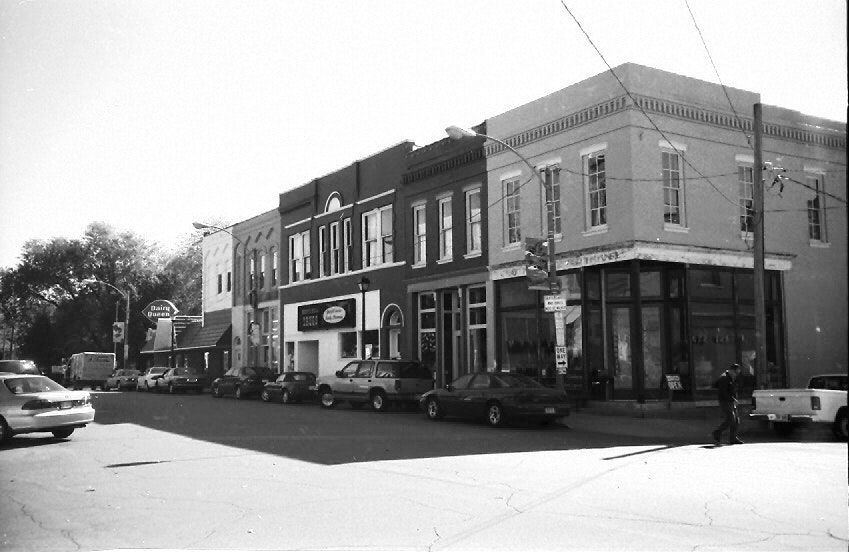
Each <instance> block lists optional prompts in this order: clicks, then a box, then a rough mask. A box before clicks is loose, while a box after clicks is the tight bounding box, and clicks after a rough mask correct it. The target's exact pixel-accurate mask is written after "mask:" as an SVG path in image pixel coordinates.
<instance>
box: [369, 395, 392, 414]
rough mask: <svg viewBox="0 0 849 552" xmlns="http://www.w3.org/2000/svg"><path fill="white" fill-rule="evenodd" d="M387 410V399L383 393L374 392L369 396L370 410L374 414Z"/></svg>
mask: <svg viewBox="0 0 849 552" xmlns="http://www.w3.org/2000/svg"><path fill="white" fill-rule="evenodd" d="M388 408H389V399H387V398H386V393H384V392H383V391H374V392H372V394H371V409H372V410H374V411H375V412H385V411H386V410H387V409H388Z"/></svg>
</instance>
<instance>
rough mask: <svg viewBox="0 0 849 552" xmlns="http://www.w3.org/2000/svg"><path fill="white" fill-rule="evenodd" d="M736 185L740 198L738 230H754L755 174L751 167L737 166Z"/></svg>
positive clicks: (745, 231) (748, 231)
mask: <svg viewBox="0 0 849 552" xmlns="http://www.w3.org/2000/svg"><path fill="white" fill-rule="evenodd" d="M737 185H738V190H739V192H738V193H739V198H740V200H739V201H740V231H741V232H743V233H750V232H754V229H755V176H754V169H753V168H752V167H750V166H749V167H747V166H742V165H738V166H737Z"/></svg>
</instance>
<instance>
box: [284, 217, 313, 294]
mask: <svg viewBox="0 0 849 552" xmlns="http://www.w3.org/2000/svg"><path fill="white" fill-rule="evenodd" d="M310 268H311V267H310V233H309V230H307V231H306V232H301V233H300V234H293V235H291V236H289V282H291V283H294V282H300V281H301V280H306V279H308V278H309V277H310Z"/></svg>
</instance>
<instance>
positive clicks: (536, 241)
mask: <svg viewBox="0 0 849 552" xmlns="http://www.w3.org/2000/svg"><path fill="white" fill-rule="evenodd" d="M525 276H526V277H527V279H528V289H540V290H548V243H547V242H546V240H543V239H540V238H525Z"/></svg>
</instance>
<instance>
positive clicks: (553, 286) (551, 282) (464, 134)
mask: <svg viewBox="0 0 849 552" xmlns="http://www.w3.org/2000/svg"><path fill="white" fill-rule="evenodd" d="M445 132H446V134H448V137H449V138H451V139H452V140H462V139H464V138H474V137H476V136H479V137H481V138H486V139H488V140H492V141H493V142H496V143H498V144H501V145H502V146H504V147H505V148H507V149H509V150H510V151H512V152H513V153H514V154H516V157H518V158H519V159H521V160H522V161H523V162H524V163H525V165H527V166H528V168H529V169H530V170H531V174H533V175H536V177H537V178H539V179H540V183H541V184H542V187H543V188H544V189H545V193H546V195H547V197H546V206H547V211H548V286H549V290H550V291H552V292H559V291H560V286H559V282H557V265H556V259H555V258H554V193H553V190H552V184H551V178H550V176H551V175H550V171H548V170H546V171H545V173H546V177H545V178H542V177H541V176H540V174H539V172H538V171H537V169H536V167H534V166H533V165H532V164H531V162H530V161H528V159H527V158H526V157H525V156H524V155H522V154H521V153H519V152H518V151H517V150H516V148H514V147H513V146H511V145H510V144H508V143H507V142H505V141H504V140H499V139H498V138H495V137H494V136H489V135H487V134H483V133H482V132H477V131H474V130H471V129H468V128H463V127H458V126H454V125H452V126H449V127H448V128H446V129H445ZM558 316H562V312H555V327H556V326H557V325H558V321H557V317H558ZM555 333H556V334H557V346H558V347H564V346H565V335H564V334H563V333H562V332H561V331H557V330H556V329H555ZM555 375H556V380H557V386H558V387H560V388H561V389H562V388H563V375H562V374H561V373H560V370H555Z"/></svg>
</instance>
